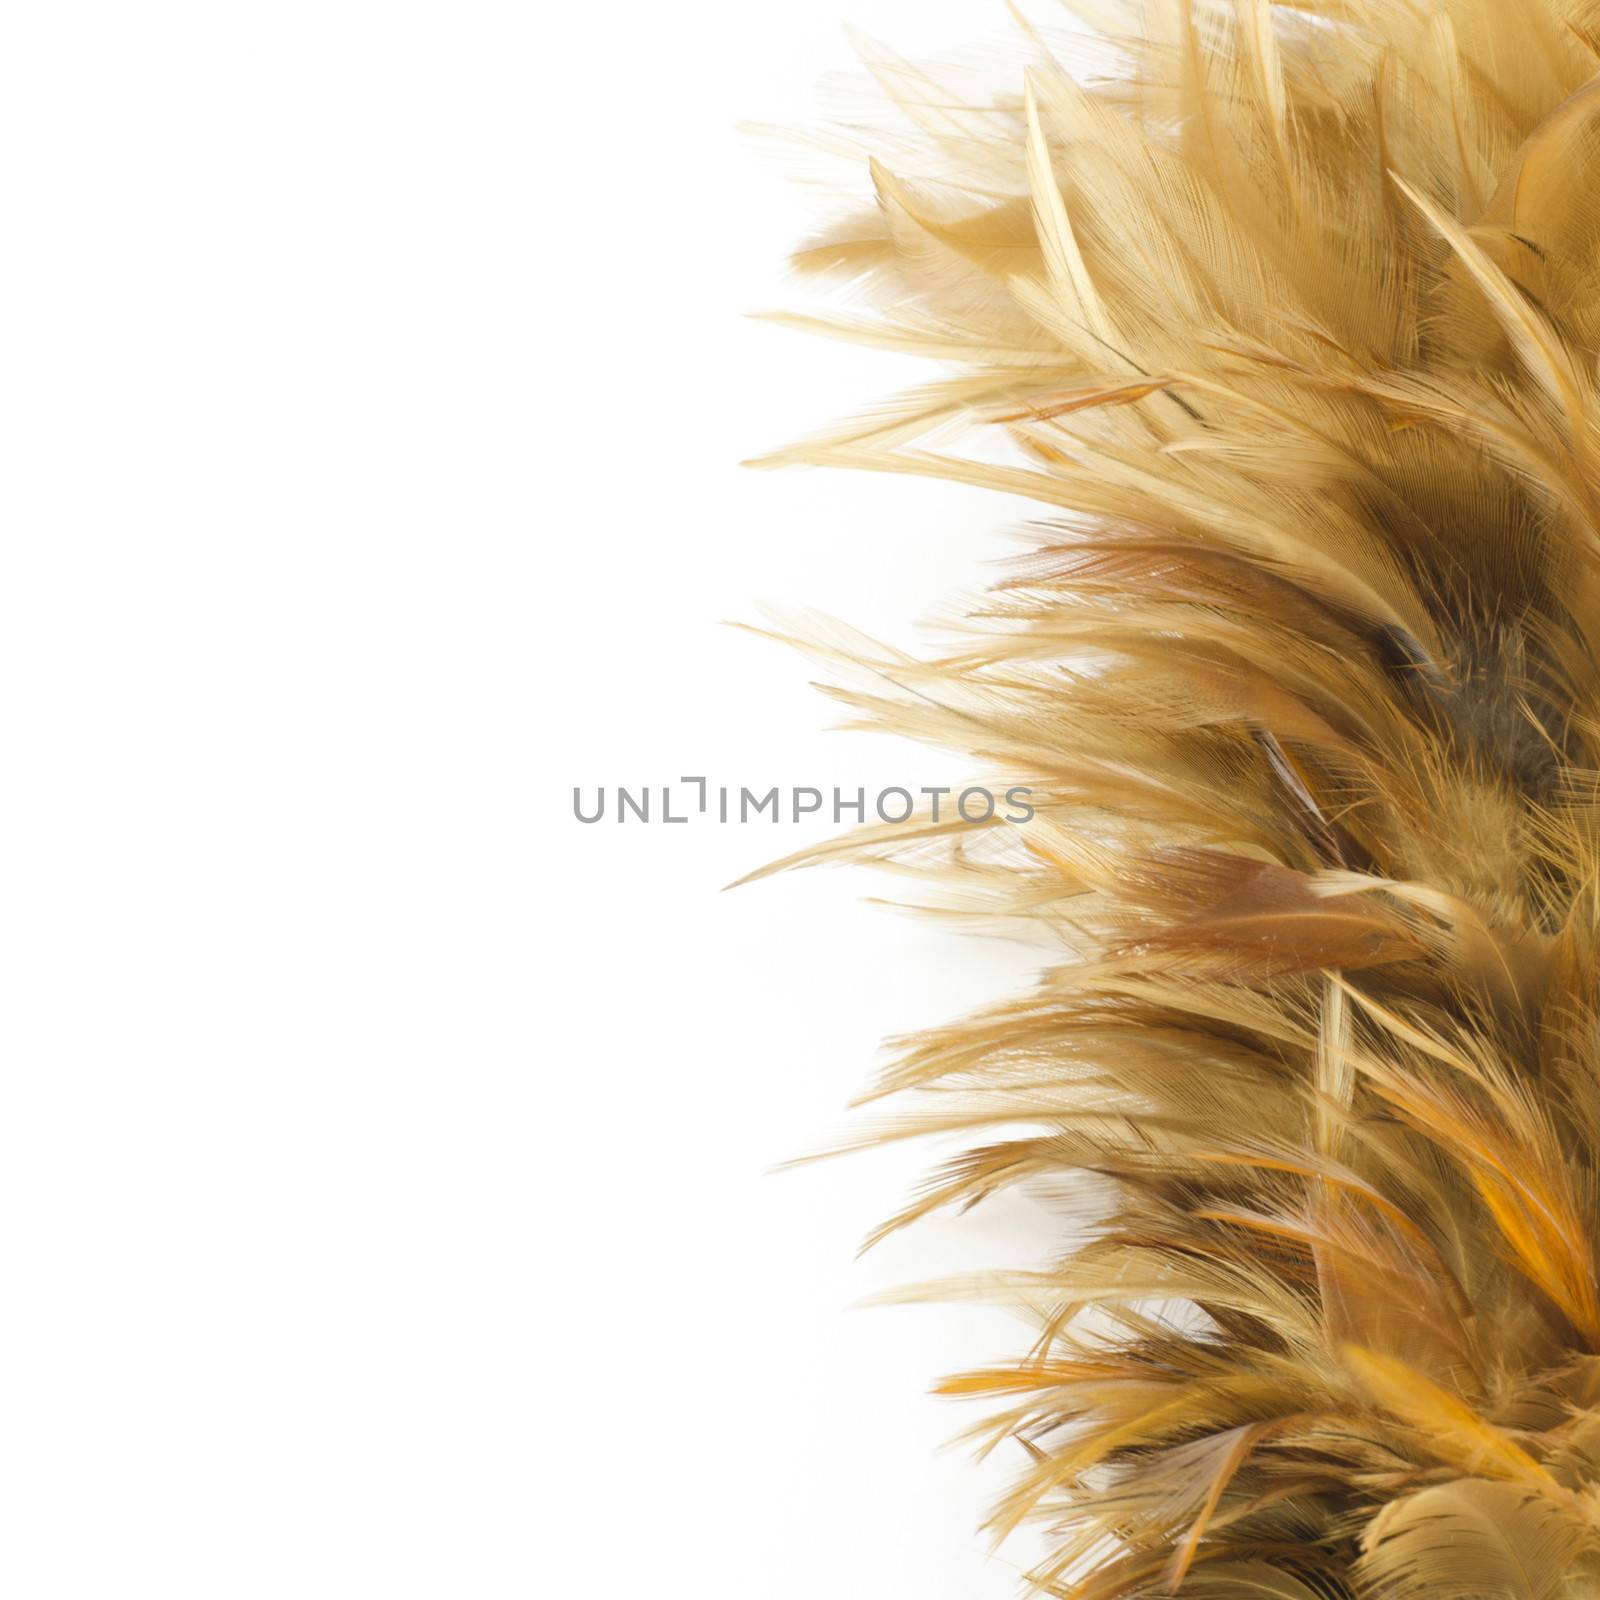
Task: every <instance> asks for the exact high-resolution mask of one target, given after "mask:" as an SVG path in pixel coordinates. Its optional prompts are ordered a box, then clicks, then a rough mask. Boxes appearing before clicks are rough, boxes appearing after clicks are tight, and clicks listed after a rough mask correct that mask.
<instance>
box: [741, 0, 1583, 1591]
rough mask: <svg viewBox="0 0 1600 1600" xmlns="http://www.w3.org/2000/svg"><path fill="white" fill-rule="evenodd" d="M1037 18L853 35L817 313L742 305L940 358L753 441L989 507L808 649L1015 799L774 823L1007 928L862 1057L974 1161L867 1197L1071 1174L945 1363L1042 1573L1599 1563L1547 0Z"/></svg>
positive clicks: (1571, 504)
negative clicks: (1084, 1225)
mask: <svg viewBox="0 0 1600 1600" xmlns="http://www.w3.org/2000/svg"><path fill="white" fill-rule="evenodd" d="M1070 9H1071V10H1073V11H1075V12H1078V13H1080V14H1081V16H1082V19H1083V21H1084V22H1085V23H1086V24H1087V25H1088V26H1089V28H1090V29H1091V31H1092V33H1093V35H1094V36H1095V37H1096V39H1097V40H1098V43H1097V44H1095V45H1094V48H1096V49H1098V50H1100V51H1101V52H1102V53H1105V52H1111V53H1112V54H1113V55H1114V57H1115V66H1114V69H1112V70H1108V71H1106V72H1105V73H1104V74H1103V75H1100V76H1092V75H1089V74H1086V73H1085V72H1084V71H1083V70H1082V69H1081V66H1080V65H1079V51H1080V46H1077V45H1074V46H1072V47H1070V48H1062V47H1060V46H1059V44H1057V45H1055V46H1052V44H1051V43H1050V42H1049V41H1047V40H1046V39H1045V38H1044V37H1042V36H1040V35H1038V34H1035V33H1033V32H1032V31H1031V30H1029V32H1028V35H1027V37H1028V48H1029V50H1030V52H1031V53H1032V55H1033V64H1032V65H1031V66H1029V67H1028V68H1027V69H1026V70H1025V71H1023V72H1021V73H1019V74H1018V78H1017V82H1016V83H1015V87H1014V92H1006V93H1002V94H1000V95H998V96H995V97H992V98H988V99H983V100H980V101H974V102H971V103H967V102H965V101H963V99H962V98H961V97H959V96H957V95H954V94H952V93H951V92H950V90H949V89H948V88H947V87H946V86H945V85H943V84H942V83H940V82H939V81H937V79H936V78H935V77H932V76H929V75H926V74H924V73H923V72H921V71H920V70H918V69H916V68H914V67H912V66H910V65H909V64H907V63H905V62H902V61H899V60H897V59H895V58H894V57H892V56H890V55H888V54H886V53H883V52H878V51H874V52H872V54H871V56H870V64H871V65H872V66H873V68H874V70H875V72H876V73H877V75H878V77H879V78H880V80H881V82H882V84H883V87H884V88H885V89H886V90H887V92H888V94H889V95H890V96H891V97H892V99H893V100H894V101H896V102H898V105H899V108H900V110H901V111H902V112H903V113H904V115H905V117H906V118H907V119H909V120H908V128H909V131H908V132H906V133H904V134H901V135H897V136H894V137H891V138H889V139H887V140H886V141H885V143H884V145H883V146H882V149H883V152H884V154H883V158H882V159H874V160H873V161H872V162H871V165H870V172H871V181H872V184H873V187H874V190H875V196H874V199H873V201H872V202H871V203H870V204H868V205H865V206H864V207H862V208H861V209H860V210H859V211H858V212H856V213H854V214H852V215H850V216H848V217H846V218H845V219H844V220H842V221H841V222H839V223H838V224H837V225H835V226H834V227H832V228H831V229H830V230H829V231H828V232H826V233H825V234H824V235H822V236H821V237H819V238H817V239H816V240H814V241H812V242H811V243H810V244H809V245H808V246H807V247H806V248H805V249H804V250H802V251H801V252H800V253H799V255H798V257H797V260H798V263H799V265H800V266H801V267H802V268H803V269H805V270H806V271H808V272H811V273H815V274H820V275H823V276H825V277H828V276H831V277H833V278H836V279H840V280H843V281H845V282H847V283H848V284H850V285H853V286H854V288H855V289H856V290H859V291H860V292H861V294H862V296H863V297H864V298H865V300H866V301H867V302H868V303H869V304H870V307H871V309H870V310H869V311H866V312H863V313H860V314H852V315H846V316H842V317H813V318H794V319H792V320H794V321H797V322H804V323H809V324H811V325H814V326H822V327H824V328H826V329H827V330H829V331H832V332H836V333H840V334H843V335H846V336H848V337H852V338H858V339H863V340H867V341H870V342H873V343H876V344H879V345H882V346H886V347H890V348H893V349H897V350H902V351H908V352H913V353H918V354H922V355H925V356H930V357H933V358H936V359H939V360H942V361H944V362H946V363H947V364H948V366H947V369H946V373H945V375H944V376H943V377H941V378H940V379H939V381H936V382H934V383H933V384H931V385H930V386H928V387H926V388H923V389H920V390H918V391H917V392H915V393H913V394H910V395H906V396H903V397H901V398H900V399H899V400H897V401H895V402H893V403H892V404H890V405H888V406H885V407H884V408H882V409H880V410H879V411H876V412H874V413H873V414H872V415H871V416H869V417H866V418H863V419H861V420H860V421H858V422H857V423H854V424H851V425H847V426H843V427H840V428H837V429H836V430H834V431H833V432H831V433H829V434H828V435H826V436H825V437H821V438H818V439H815V440H812V441H810V442H808V443H805V444H803V445H800V446H798V447H796V448H794V449H791V450H788V451H785V452H783V453H782V454H781V455H780V456H778V457H774V458H772V459H773V460H774V461H789V460H796V461H808V462H814V463H825V464H834V465H843V466H850V467H858V468H868V469H875V470H881V471H890V472H906V473H918V474H928V475H932V476H934V477H940V478H947V479H955V480H959V481H961V482H965V483H970V484H975V485H980V486H986V487H989V488H992V489H995V490H998V491H1004V492H1006V493H1008V494H1012V495H1020V496H1024V497H1026V498H1027V499H1028V500H1030V501H1032V502H1034V503H1036V505H1037V506H1039V507H1040V508H1042V509H1041V510H1040V512H1039V514H1038V520H1037V521H1036V522H1035V523H1034V524H1033V526H1032V534H1031V537H1032V548H1031V550H1030V552H1029V553H1028V554H1027V555H1026V556H1025V557H1024V558H1023V559H1022V560H1020V561H1019V562H1018V563H1017V564H1016V565H1015V567H1014V568H1013V569H1012V570H1011V571H1010V572H1009V574H1008V576H1007V578H1006V580H1005V581H1004V582H1003V583H1002V584H1001V585H1000V586H999V587H998V588H997V589H995V590H994V591H993V592H992V593H991V594H990V595H989V596H988V597H986V599H985V600H984V602H983V603H982V604H981V605H980V606H978V607H977V608H975V610H974V612H973V615H972V617H971V620H970V623H969V624H968V626H967V628H966V631H965V632H964V634H963V635H962V636H961V638H960V641H959V643H958V644H957V645H955V646H954V647H952V648H951V649H950V650H949V651H948V652H947V653H944V654H942V655H940V656H939V657H938V658H937V659H932V660H913V659H911V658H909V657H906V656H902V655H898V654H894V653H891V652H887V651H880V652H874V651H873V650H872V649H871V648H870V647H862V648H861V649H860V650H859V651H855V652H852V650H850V649H849V648H845V649H844V650H843V651H841V654H852V653H855V654H857V655H859V656H860V657H861V658H862V659H863V660H864V664H865V667H866V669H867V672H868V674H869V676H870V679H871V681H872V683H873V684H875V685H876V687H873V688H869V689H864V690H860V691H856V690H847V691H841V692H842V693H844V694H845V697H846V698H847V699H848V700H849V701H850V703H851V704H852V705H853V706H854V707H855V709H856V710H857V712H858V713H859V715H860V716H861V718H862V719H863V720H865V721H868V722H871V723H873V724H876V725H878V726H884V727H889V728H892V729H895V730H897V731H900V732H904V733H909V734H911V735H914V736H917V737H921V738H926V739H931V740H934V741H937V742H938V743H940V744H943V745H946V746H950V747H954V748H957V749H960V750H963V751H966V752H968V753H970V754H971V755H972V756H974V757H975V758H977V760H978V761H979V762H980V763H982V764H983V766H984V768H985V770H986V771H992V772H993V773H995V774H996V775H997V777H998V778H999V779H1001V780H1003V783H1004V784H1014V783H1019V782H1021V783H1026V784H1028V785H1030V786H1031V787H1032V789H1033V791H1034V804H1035V807H1036V814H1035V816H1034V818H1033V820H1032V821H1030V822H1029V823H1027V824H1026V825H1025V826H1023V827H1007V826H1005V825H1003V824H1000V823H996V824H995V825H994V826H993V827H992V828H990V829H988V830H984V829H975V828H973V827H972V826H971V825H969V824H967V823H965V822H964V821H963V820H961V819H959V818H956V819H950V818H943V819H941V820H940V821H938V822H935V821H933V820H932V819H926V818H925V819H923V820H921V821H920V822H916V823H911V824H906V825H901V826H885V827H881V828H876V829H869V830H866V831H864V832H862V833H860V834H858V835H856V836H855V837H853V838H852V839H850V840H847V841H845V843H844V844H842V845H836V846H833V847H830V849H829V850H828V851H827V852H825V854H827V855H828V856H829V857H830V858H832V857H837V856H839V855H841V854H854V855H856V856H860V857H865V858H869V859H876V860H879V861H883V862H886V863H890V864H893V865H897V866H900V867H903V868H907V869H910V870H914V871H921V872H927V873H930V874H932V875H933V876H934V877H936V878H937V879H939V881H940V882H942V883H943V884H944V885H945V886H946V888H947V889H948V891H949V893H950V895H951V896H952V897H953V903H955V904H956V905H958V906H959V907H960V908H961V909H962V910H963V911H964V912H966V913H968V914H971V915H974V916H978V915H981V916H985V917H990V918H993V919H995V921H996V924H997V925H1000V926H1004V927H1007V928H1011V927H1013V926H1014V925H1015V924H1016V923H1017V921H1018V920H1021V921H1023V922H1025V923H1027V924H1028V925H1030V926H1031V927H1032V928H1034V929H1035V930H1036V931H1037V932H1039V933H1040V934H1041V935H1042V936H1043V937H1045V938H1046V939H1048V940H1049V941H1050V942H1051V943H1052V944H1053V945H1054V947H1055V949H1056V951H1057V954H1056V956H1055V958H1054V959H1053V960H1052V961H1051V963H1050V965H1049V967H1048V970H1046V971H1045V972H1044V973H1043V975H1042V977H1041V980H1040V983H1039V986H1038V988H1037V990H1036V991H1035V992H1033V993H1031V994H1029V995H1028V996H1026V997H1025V998H1022V999H1019V1000H1016V1001H1014V1002H1012V1003H1008V1004H1003V1005H999V1006H996V1007H994V1008H993V1009H990V1010H987V1011H985V1012H983V1013H982V1014H980V1015H976V1016H972V1017H968V1018H966V1019H965V1020H962V1021H959V1022H957V1023H954V1024H953V1025H951V1026H949V1027H945V1028H941V1029H938V1030H936V1031H933V1032H930V1033H928V1034H926V1035H921V1036H917V1037H915V1038H913V1039H911V1040H909V1041H906V1042H905V1044H904V1047H903V1049H902V1050H901V1051H900V1052H899V1054H898V1056H897V1058H896V1060H895V1062H894V1064H893V1066H892V1067H891V1069H890V1070H889V1072H888V1074H887V1077H886V1079H885V1081H884V1082H883V1083H882V1084H881V1085H880V1088H879V1092H881V1093H883V1094H886V1095H890V1094H892V1095H896V1096H900V1097H902V1104H903V1105H904V1107H905V1109H904V1112H903V1115H901V1116H900V1117H899V1118H898V1119H897V1120H895V1121H892V1122H890V1123H889V1124H886V1125H885V1127H884V1128H883V1130H881V1131H883V1132H885V1133H888V1134H894V1135H899V1134H902V1133H906V1132H915V1131H919V1130H923V1129H926V1130H930V1131H935V1130H936V1131H940V1132H946V1133H948V1132H950V1131H952V1130H957V1131H961V1132H970V1146H971V1147H970V1148H968V1149H966V1151H965V1153H963V1154H961V1155H960V1156H959V1157H958V1158H957V1159H955V1160H954V1161H952V1162H950V1163H949V1164H948V1165H947V1166H945V1167H944V1168H943V1169H941V1170H940V1171H939V1172H938V1173H937V1174H936V1175H935V1176H934V1177H933V1178H932V1180H931V1181H930V1183H929V1186H928V1187H927V1189H926V1191H925V1192H923V1193H922V1194H920V1195H919V1196H918V1197H917V1198H916V1200H915V1202H914V1203H913V1204H911V1205H910V1206H909V1207H908V1208H907V1210H906V1211H905V1213H904V1214H903V1215H902V1216H901V1217H900V1218H897V1219H895V1223H896V1224H898V1223H900V1222H905V1221H910V1220H913V1219H914V1218H916V1217H918V1216H922V1215H925V1214H927V1213H929V1212H930V1211H932V1210H934V1209H936V1208H939V1207H946V1206H950V1207H961V1206H966V1205H969V1204H971V1203H973V1202H976V1201H980V1200H982V1199H983V1198H984V1197H986V1196H989V1195H991V1194H993V1193H995V1192H996V1191H997V1190H1000V1189H1001V1188H1003V1187H1005V1186H1008V1185H1032V1186H1035V1187H1037V1186H1039V1185H1041V1184H1043V1185H1047V1186H1049V1185H1054V1186H1056V1187H1058V1188H1060V1187H1063V1186H1064V1185H1065V1186H1066V1187H1068V1188H1070V1184H1071V1182H1079V1183H1080V1184H1081V1182H1082V1178H1083V1175H1089V1176H1090V1177H1091V1179H1092V1183H1093V1192H1094V1194H1095V1195H1096V1196H1097V1199H1096V1201H1095V1204H1096V1206H1097V1207H1098V1209H1097V1210H1096V1212H1095V1217H1094V1226H1093V1227H1092V1228H1091V1229H1090V1230H1089V1231H1088V1236H1087V1239H1086V1241H1080V1242H1079V1243H1078V1244H1076V1245H1075V1246H1074V1247H1073V1248H1072V1249H1071V1250H1070V1251H1068V1252H1065V1253H1064V1254H1063V1256H1062V1258H1061V1259H1058V1260H1054V1261H1051V1262H1048V1263H1046V1264H1044V1265H1042V1266H1041V1265H1039V1264H1037V1263H1030V1264H1026V1265H1024V1266H1021V1267H1019V1268H1017V1269H1016V1270H1010V1269H1004V1268H1001V1269H997V1270H996V1271H995V1272H993V1273H991V1274H989V1275H987V1276H985V1277H983V1278H982V1279H981V1280H978V1281H973V1282H968V1283H966V1284H965V1285H963V1287H964V1289H965V1290H966V1291H968V1292H972V1293H978V1294H983V1295H987V1296H991V1297H993V1298H995V1299H997V1300H1002V1301H1005V1302H1006V1303H1008V1304H1011V1305H1014V1306H1015V1307H1017V1308H1019V1309H1020V1310H1021V1311H1022V1312H1023V1313H1024V1314H1026V1315H1027V1316H1028V1317H1029V1318H1031V1319H1032V1320H1033V1322H1034V1324H1035V1326H1036V1337H1035V1338H1034V1339H1033V1342H1032V1344H1031V1347H1029V1348H1025V1349H1019V1350H1018V1351H1016V1352H1014V1355H1013V1358H1012V1359H1009V1360H1006V1361H1003V1362H1001V1363H1000V1364H998V1365H996V1366H994V1367H993V1368H991V1369H988V1370H982V1371H974V1372H969V1373H964V1374H961V1375H958V1376H955V1377H952V1378H950V1379H948V1380H947V1381H946V1382H945V1383H944V1384H943V1385H942V1387H943V1389H944V1391H945V1392H947V1393H949V1394H953V1395H963V1396H969V1397H977V1398H979V1399H980V1400H981V1399H985V1398H986V1399H987V1401H988V1409H987V1410H986V1411H985V1420H984V1422H983V1423H982V1424H981V1427H980V1429H979V1430H978V1431H980V1432H982V1434H983V1435H984V1437H986V1438H987V1439H988V1440H990V1441H993V1442H1000V1441H1007V1440H1015V1441H1018V1442H1019V1443H1020V1444H1021V1445H1022V1446H1023V1448H1024V1450H1025V1455H1024V1456H1023V1457H1022V1458H1021V1459H1022V1460H1023V1461H1024V1463H1025V1465H1024V1469H1023V1471H1022V1473H1021V1476H1020V1478H1019V1479H1018V1481H1017V1482H1016V1483H1015V1486H1014V1488H1013V1489H1012V1491H1011V1492H1010V1493H1009V1495H1008V1496H1007V1498H1006V1499H1005V1500H1004V1501H1003V1503H1002V1504H1001V1505H1000V1506H999V1507H998V1508H997V1510H996V1513H995V1519H994V1527H995V1531H996V1532H997V1533H999V1534H1004V1533H1006V1532H1007V1531H1009V1530H1011V1529H1014V1528H1016V1527H1018V1526H1020V1525H1022V1524H1024V1523H1030V1524H1034V1525H1036V1526H1037V1528H1038V1529H1039V1530H1040V1532H1041V1533H1042V1535H1043V1538H1044V1548H1045V1550H1046V1552H1047V1553H1046V1555H1045V1558H1044V1559H1043V1560H1042V1561H1041V1562H1040V1564H1039V1565H1038V1566H1037V1568H1036V1569H1035V1570H1034V1571H1033V1573H1032V1574H1031V1577H1032V1581H1033V1583H1034V1584H1035V1585H1036V1586H1037V1588H1038V1589H1039V1590H1040V1591H1042V1592H1043V1593H1046V1594H1050V1595H1061V1596H1068V1595H1070V1596H1074V1597H1078V1600H1115V1597H1119V1596H1137V1595H1146V1594H1162V1595H1165V1594H1170V1593H1173V1592H1175V1591H1181V1592H1182V1593H1183V1594H1185V1595H1189V1596H1193V1597H1194V1600H1223V1597H1230V1600H1231V1597H1244V1596H1253V1597H1263V1596H1264V1597H1274V1600H1311V1597H1313V1596H1319V1597H1324V1600H1330V1597H1340V1596H1349V1597H1367V1596H1372V1597H1391V1596H1392V1597H1396V1600H1411V1597H1414V1596H1415V1597H1421V1596H1428V1597H1430V1600H1449V1597H1463V1600H1464V1597H1468V1596H1472V1597H1501V1596H1504V1597H1518V1600H1557V1597H1565V1596H1570V1597H1577V1596H1584V1595H1593V1594H1596V1593H1600V1269H1597V1206H1600V379H1597V362H1596V354H1597V350H1600V77H1597V73H1600V33H1596V32H1595V31H1592V28H1591V24H1592V23H1593V22H1594V21H1595V14H1596V7H1595V6H1593V5H1589V4H1579V3H1577V0H1295V3H1293V4H1273V3H1270V0H1146V3H1144V4H1137V3H1133V0H1126V3H1125V0H1093V3H1088V0H1085V3H1083V4H1081V5H1071V6H1070ZM1084 37H1085V38H1087V36H1084ZM1082 48H1083V49H1087V48H1089V46H1088V45H1087V44H1083V45H1082ZM840 137H841V138H849V137H851V133H850V130H844V131H842V132H841V134H840ZM1013 1448H1014V1447H1013Z"/></svg>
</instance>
